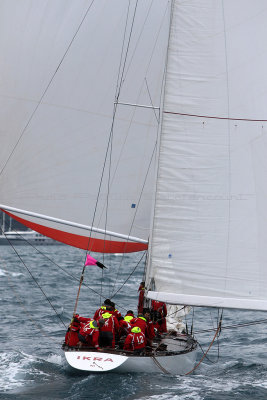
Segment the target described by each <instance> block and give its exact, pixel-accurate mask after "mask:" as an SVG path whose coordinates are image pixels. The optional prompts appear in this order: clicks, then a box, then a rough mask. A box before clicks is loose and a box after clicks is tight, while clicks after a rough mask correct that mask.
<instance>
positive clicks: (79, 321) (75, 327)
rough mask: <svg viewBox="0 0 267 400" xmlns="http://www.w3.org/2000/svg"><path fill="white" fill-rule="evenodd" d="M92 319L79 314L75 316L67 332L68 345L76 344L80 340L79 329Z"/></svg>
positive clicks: (66, 341) (66, 340)
mask: <svg viewBox="0 0 267 400" xmlns="http://www.w3.org/2000/svg"><path fill="white" fill-rule="evenodd" d="M89 321H91V318H84V317H80V316H79V314H76V315H75V316H74V320H72V322H71V323H70V325H69V328H68V330H67V332H66V336H65V343H66V344H67V345H68V346H76V345H77V343H78V342H79V338H78V333H79V330H80V329H81V328H82V327H83V326H84V325H85V323H87V322H89Z"/></svg>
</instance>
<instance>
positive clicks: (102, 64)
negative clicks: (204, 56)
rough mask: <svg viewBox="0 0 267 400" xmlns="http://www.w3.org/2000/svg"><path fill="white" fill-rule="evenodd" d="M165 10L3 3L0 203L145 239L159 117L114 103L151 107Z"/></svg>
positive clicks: (162, 6)
mask: <svg viewBox="0 0 267 400" xmlns="http://www.w3.org/2000/svg"><path fill="white" fill-rule="evenodd" d="M166 5H167V1H162V0H157V1H155V2H154V3H153V5H152V6H151V4H150V2H143V3H142V4H140V5H139V6H138V8H137V11H135V4H133V3H132V2H131V3H130V8H129V10H128V6H129V2H125V1H124V0H115V1H112V2H111V1H110V0H97V1H93V2H92V1H91V0H90V1H82V0H77V1H74V2H73V1H72V0H67V1H66V0H48V1H38V0H37V1H34V2H32V1H30V0H23V1H19V2H18V1H12V0H4V1H1V4H0V54H1V57H0V104H1V107H0V122H1V130H0V141H1V146H0V171H2V172H1V174H0V204H1V205H6V206H9V207H14V208H16V209H20V210H25V211H29V212H32V213H38V214H42V215H45V216H49V217H53V218H58V219H62V220H66V221H72V222H74V223H76V224H83V225H89V226H91V225H94V226H95V227H97V228H100V229H103V230H108V231H111V232H118V233H121V234H124V235H131V236H134V237H137V238H141V239H146V240H147V238H148V233H149V223H150V217H151V199H152V197H153V195H152V186H153V183H152V181H153V179H154V169H155V156H153V154H154V155H155V152H154V147H155V143H156V139H157V130H158V121H157V118H156V117H158V115H157V114H158V111H157V110H154V109H153V108H151V109H149V108H140V107H138V108H137V107H134V106H125V105H117V106H116V104H115V105H114V102H115V103H116V101H115V100H116V99H115V95H116V93H118V91H119V87H121V89H120V95H119V97H118V101H119V102H125V103H131V104H141V105H142V104H143V105H147V106H151V107H152V106H155V107H156V106H159V103H160V96H161V90H162V77H163V70H164V65H165V57H164V55H165V54H166V51H164V45H165V46H166V41H167V27H168V22H169V20H168V15H167V13H166ZM125 26H126V29H125ZM141 61H142V62H141ZM114 107H117V111H116V116H115V120H114V124H113V111H114ZM112 126H113V131H112ZM111 131H112V132H113V134H112V146H111V141H110V142H109V137H110V132H111ZM109 143H110V145H109V148H108V144H109ZM111 147H112V152H111V151H110V149H111ZM107 148H108V152H107ZM104 164H105V169H104V173H103V176H102V172H103V167H104ZM101 180H102V184H101V189H100V191H99V188H100V182H101ZM97 200H98V201H97ZM96 203H97V208H96ZM95 208H96V212H95ZM13 215H14V214H13ZM15 215H16V216H17V217H20V218H22V222H24V223H26V224H27V221H28V220H29V221H31V223H33V224H35V225H29V224H28V225H29V226H30V227H32V228H33V229H35V230H38V229H39V231H40V229H41V228H42V227H43V226H44V227H48V228H49V229H50V228H51V229H53V232H54V234H55V235H56V238H57V239H58V240H61V239H62V238H63V236H64V235H63V236H62V234H61V233H62V232H63V233H64V232H65V233H67V234H70V235H71V234H74V235H76V236H77V237H78V236H79V235H80V236H87V237H88V236H89V233H88V232H87V233H85V232H84V231H82V230H79V229H78V228H77V227H76V228H72V227H71V226H68V227H66V226H63V225H62V226H61V225H60V224H59V223H55V222H51V221H47V220H42V219H40V218H39V219H36V218H32V217H29V218H27V217H25V214H17V213H16V214H15ZM51 232H52V231H49V230H45V231H42V233H44V234H47V235H48V236H49V235H50V233H51ZM51 234H52V233H51ZM55 235H54V236H55ZM92 237H94V238H99V237H100V236H99V235H98V234H97V233H93V234H92ZM107 239H110V238H107ZM63 241H64V240H63ZM85 247H86V246H85ZM117 251H118V250H117Z"/></svg>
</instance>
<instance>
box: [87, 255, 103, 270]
mask: <svg viewBox="0 0 267 400" xmlns="http://www.w3.org/2000/svg"><path fill="white" fill-rule="evenodd" d="M84 265H85V266H87V265H97V266H98V267H99V268H102V269H103V268H107V267H105V265H103V264H101V263H100V262H99V261H97V260H96V259H95V258H93V257H91V256H90V255H89V254H87V255H86V261H85V264H84Z"/></svg>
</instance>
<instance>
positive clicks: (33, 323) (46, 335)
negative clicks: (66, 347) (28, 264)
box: [1, 259, 54, 342]
mask: <svg viewBox="0 0 267 400" xmlns="http://www.w3.org/2000/svg"><path fill="white" fill-rule="evenodd" d="M1 261H3V260H2V259H1ZM2 267H3V268H4V270H5V271H6V276H7V280H8V284H9V286H10V287H11V289H12V290H13V292H14V294H15V296H16V298H17V301H18V302H19V303H20V306H21V307H22V309H23V311H24V312H25V314H26V315H27V317H28V319H29V320H30V321H31V323H32V325H34V326H35V327H36V328H37V329H38V331H39V332H40V333H41V334H42V335H43V336H45V337H46V338H48V339H51V340H53V342H54V338H53V337H52V336H49V335H48V334H47V333H46V332H45V331H44V330H43V329H42V328H41V327H40V326H39V325H37V324H36V322H35V321H34V319H33V318H32V313H30V312H29V311H28V310H27V308H26V307H25V306H24V304H23V300H22V298H21V297H20V295H19V293H18V292H17V290H16V289H15V285H13V283H11V279H10V277H9V276H8V271H7V269H6V266H5V265H4V263H2Z"/></svg>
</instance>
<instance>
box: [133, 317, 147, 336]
mask: <svg viewBox="0 0 267 400" xmlns="http://www.w3.org/2000/svg"><path fill="white" fill-rule="evenodd" d="M131 324H132V327H134V326H139V328H140V329H141V331H142V332H143V333H144V334H145V333H146V327H147V321H146V319H145V318H144V317H137V318H133V319H132V320H131Z"/></svg>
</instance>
